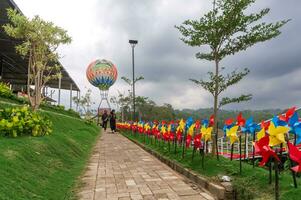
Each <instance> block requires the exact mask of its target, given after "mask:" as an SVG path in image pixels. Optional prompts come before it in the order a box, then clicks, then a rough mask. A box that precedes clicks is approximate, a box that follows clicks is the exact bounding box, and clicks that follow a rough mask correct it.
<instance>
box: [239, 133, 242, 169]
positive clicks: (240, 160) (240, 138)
mask: <svg viewBox="0 0 301 200" xmlns="http://www.w3.org/2000/svg"><path fill="white" fill-rule="evenodd" d="M241 165H242V163H241V134H240V135H239V173H240V174H241V171H242V170H241V168H242V166H241Z"/></svg>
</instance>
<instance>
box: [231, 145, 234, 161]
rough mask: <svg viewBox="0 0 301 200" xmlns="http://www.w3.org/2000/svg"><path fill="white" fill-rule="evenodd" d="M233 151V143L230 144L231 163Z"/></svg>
mask: <svg viewBox="0 0 301 200" xmlns="http://www.w3.org/2000/svg"><path fill="white" fill-rule="evenodd" d="M233 149H234V143H233V144H231V161H232V160H233Z"/></svg>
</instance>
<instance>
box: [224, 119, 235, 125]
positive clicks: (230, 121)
mask: <svg viewBox="0 0 301 200" xmlns="http://www.w3.org/2000/svg"><path fill="white" fill-rule="evenodd" d="M233 121H234V120H233V119H231V118H230V119H226V120H225V124H226V125H227V126H230V125H232V124H233Z"/></svg>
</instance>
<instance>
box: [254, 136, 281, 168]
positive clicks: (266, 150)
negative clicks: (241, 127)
mask: <svg viewBox="0 0 301 200" xmlns="http://www.w3.org/2000/svg"><path fill="white" fill-rule="evenodd" d="M269 142H270V138H269V136H268V135H267V136H264V137H263V138H261V139H260V140H259V141H257V142H255V143H253V145H254V147H255V152H256V153H257V154H259V155H261V156H262V160H261V162H260V163H259V166H264V165H265V164H266V163H267V162H268V161H269V159H270V157H274V158H275V159H276V160H278V161H280V159H279V158H278V156H277V154H276V153H275V151H274V150H273V149H271V147H270V146H269Z"/></svg>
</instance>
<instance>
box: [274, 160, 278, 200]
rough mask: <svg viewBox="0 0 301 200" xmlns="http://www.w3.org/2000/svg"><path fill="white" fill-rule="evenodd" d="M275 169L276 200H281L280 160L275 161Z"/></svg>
mask: <svg viewBox="0 0 301 200" xmlns="http://www.w3.org/2000/svg"><path fill="white" fill-rule="evenodd" d="M274 168H275V200H279V166H278V160H277V159H274Z"/></svg>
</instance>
